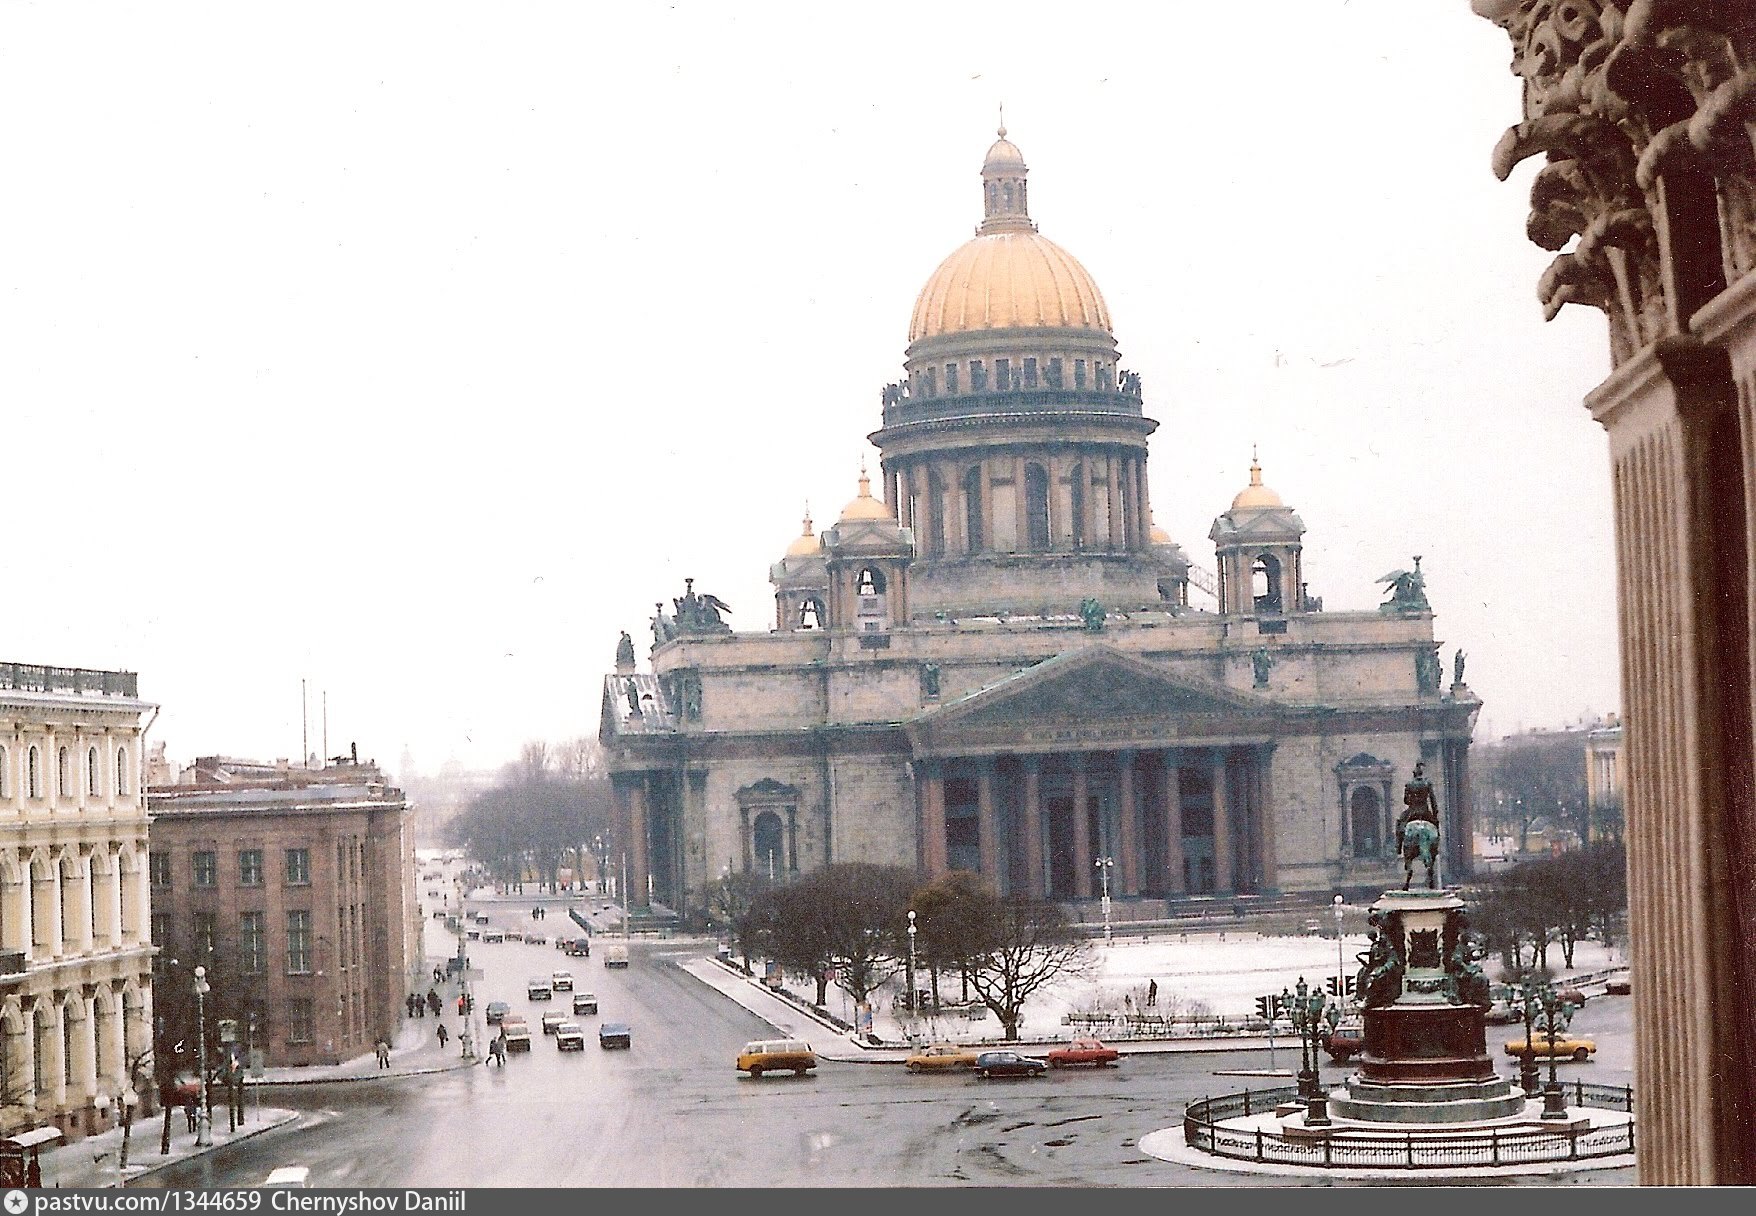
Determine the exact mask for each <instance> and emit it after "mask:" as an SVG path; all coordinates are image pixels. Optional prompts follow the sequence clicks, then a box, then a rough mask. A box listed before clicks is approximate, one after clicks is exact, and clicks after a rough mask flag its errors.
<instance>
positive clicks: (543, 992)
mask: <svg viewBox="0 0 1756 1216" xmlns="http://www.w3.org/2000/svg"><path fill="white" fill-rule="evenodd" d="M524 995H525V996H526V998H528V999H530V1000H533V1001H546V1000H548V999H549V998H550V997H552V996H554V995H555V990H554V988H553V987H551V986H550V984H549V977H548V976H546V975H533V976H531V977H530V978H529V979H528V980H526V981H524Z"/></svg>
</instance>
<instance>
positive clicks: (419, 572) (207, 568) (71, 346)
mask: <svg viewBox="0 0 1756 1216" xmlns="http://www.w3.org/2000/svg"><path fill="white" fill-rule="evenodd" d="M1510 55H1511V46H1510V43H1509V42H1508V41H1507V39H1506V38H1505V36H1504V34H1502V33H1501V32H1500V31H1499V30H1498V29H1496V28H1495V27H1494V26H1492V25H1490V24H1489V23H1488V22H1486V21H1483V20H1481V19H1480V18H1477V17H1475V16H1473V15H1472V14H1471V13H1470V11H1469V6H1468V4H1467V0H1443V2H1438V3H1419V4H1411V3H1409V2H1408V0H1278V2H1262V3H1257V4H1254V5H1250V6H1247V8H1246V9H1239V8H1237V7H1236V6H1230V5H1202V6H1196V5H1184V4H1176V5H1143V4H1138V3H1126V4H1106V3H1085V4H1079V5H1067V4H1062V5H1031V4H1025V3H1014V4H1008V5H1005V6H1002V7H999V8H996V7H995V6H993V5H974V4H967V5H950V4H945V3H943V2H939V3H917V2H913V0H896V2H893V3H888V4H885V5H881V6H860V7H854V6H843V5H821V4H810V5H782V4H762V5H754V4H741V5H732V4H724V3H718V4H712V3H679V4H672V5H656V4H640V3H631V4H621V5H601V4H589V5H588V4H576V3H526V4H517V3H505V2H502V3H496V4H491V5H484V4H474V5H458V4H445V3H420V4H392V3H365V4H361V3H357V2H356V3H347V4H328V3H311V2H307V3H303V4H299V5H286V6H273V7H270V6H261V5H236V4H229V3H227V4H212V5H198V4H188V3H166V4H152V5H146V4H136V5H122V4H78V5H69V4H56V3H19V2H17V0H0V114H3V115H4V120H3V121H0V163H3V164H4V166H5V182H6V184H5V187H4V189H3V190H0V401H3V408H4V418H5V431H4V434H5V439H6V442H5V446H4V451H5V453H6V461H5V467H6V481H5V485H6V488H7V490H8V492H9V493H8V495H7V497H8V499H9V505H10V507H11V512H10V515H11V524H10V527H9V528H8V533H9V540H10V544H9V548H10V552H9V554H8V559H9V560H8V562H7V569H8V573H9V577H8V579H7V582H6V586H7V591H8V594H6V595H5V597H4V606H3V607H0V658H4V659H10V660H17V661H21V662H45V663H53V664H60V665H67V666H85V667H102V668H123V669H129V670H137V671H139V672H140V680H141V690H142V695H143V696H145V697H146V698H147V699H149V700H152V701H156V702H158V703H159V704H161V705H162V707H163V710H162V714H161V716H160V718H159V720H158V723H157V725H156V726H155V727H154V730H153V733H152V736H151V738H152V739H154V740H163V741H165V742H166V743H167V744H168V746H169V749H170V754H171V756H172V757H173V759H176V760H183V761H186V760H188V759H189V758H191V757H192V756H194V755H196V754H205V753H213V752H221V753H229V754H241V755H248V756H255V757H261V758H269V759H272V758H274V757H276V756H296V755H297V754H298V752H299V747H300V742H299V740H300V679H301V677H303V678H306V679H307V680H308V681H309V688H310V693H309V705H310V722H311V727H310V730H311V747H312V749H313V750H316V749H318V748H319V747H320V745H321V710H320V704H321V698H322V696H323V695H324V694H325V693H326V694H327V702H328V721H329V725H328V739H329V750H330V752H331V753H335V752H340V751H344V750H345V749H346V747H347V744H348V741H349V740H357V741H358V743H359V748H360V753H361V755H362V756H373V757H376V758H378V759H379V760H380V761H383V762H385V763H386V764H388V765H390V766H392V768H393V769H400V766H401V761H402V755H403V751H404V749H405V748H406V749H407V750H408V752H409V754H410V756H411V758H412V761H413V763H414V765H415V766H416V767H417V768H418V769H421V770H426V771H432V770H433V769H436V768H438V767H439V766H440V765H442V764H444V763H446V762H447V761H448V760H454V761H456V762H458V763H461V764H463V765H465V766H468V767H490V766H495V765H498V764H499V763H501V762H503V761H504V760H507V759H509V758H510V757H511V756H512V755H513V753H515V752H516V750H517V748H518V746H519V744H520V743H521V742H523V741H524V740H527V739H533V738H543V739H551V740H558V739H563V738H568V737H572V736H576V735H592V734H595V732H596V729H597V710H598V690H599V682H600V677H601V675H602V673H603V672H605V671H606V670H608V669H609V668H610V666H611V664H612V661H613V656H614V650H615V642H616V635H617V632H618V630H620V629H624V628H625V629H627V630H628V631H629V632H630V633H631V634H632V635H633V636H634V638H635V641H636V645H637V649H638V650H639V652H640V653H641V655H642V656H643V658H644V654H645V651H646V648H647V645H648V643H649V642H650V640H651V634H650V631H649V630H648V628H647V620H648V617H649V616H650V615H651V611H652V605H653V603H654V601H657V600H661V599H662V600H664V601H666V602H667V603H668V602H669V600H670V599H671V597H673V596H676V595H679V594H681V593H682V580H683V578H684V577H685V576H693V577H694V578H695V579H696V587H697V590H704V591H711V592H713V593H714V594H717V595H719V596H720V597H721V598H722V599H724V600H726V601H728V602H729V603H730V604H731V605H732V607H733V609H734V613H733V615H732V617H731V620H732V622H733V624H734V625H736V626H738V627H740V628H745V629H766V628H768V627H769V625H770V624H771V622H772V614H773V600H772V598H771V592H770V589H769V587H768V584H767V581H766V580H767V570H768V565H769V563H770V562H772V561H774V560H775V559H776V558H778V557H779V556H780V554H781V553H782V551H783V550H784V549H785V547H786V545H787V544H788V542H789V541H790V540H791V539H792V538H793V537H794V536H796V535H797V534H798V531H799V519H800V515H801V513H802V506H803V503H804V502H805V501H806V500H809V501H810V504H811V507H812V512H813V514H814V516H815V517H816V520H817V523H818V526H819V528H821V527H823V526H826V525H828V524H830V523H833V522H834V519H835V517H836V515H837V514H838V513H839V510H840V507H841V506H842V504H844V503H845V502H846V501H847V500H848V499H850V498H851V497H853V495H854V492H855V489H856V486H855V479H856V477H857V474H858V466H859V462H860V460H861V458H862V456H866V457H868V458H869V459H871V460H872V461H873V467H874V469H875V468H876V459H875V458H876V453H875V452H874V451H873V450H872V449H871V448H870V447H869V445H868V444H867V443H866V442H865V435H866V434H867V433H868V432H870V431H872V430H874V429H876V427H877V425H878V422H879V400H878V393H879V389H880V387H881V386H882V385H883V384H884V383H886V382H887V381H890V380H894V379H896V378H897V377H898V376H899V375H900V371H901V365H902V354H903V347H904V345H905V343H906V340H907V325H908V318H909V313H910V309H911V307H912V305H913V302H914V297H915V293H916V292H917V291H918V290H919V289H920V287H921V285H922V284H923V283H924V282H925V281H926V279H927V277H928V275H929V274H930V273H931V272H932V270H933V268H934V267H935V266H936V265H937V264H938V263H939V261H940V260H941V259H942V258H943V257H945V255H947V254H949V253H950V252H951V251H952V250H953V249H954V248H956V247H957V246H958V245H959V244H960V243H962V242H963V241H965V240H967V239H968V238H969V237H970V236H971V235H972V234H973V230H974V226H975V224H976V223H977V221H978V220H979V219H980V213H981V207H980V182H979V177H978V170H979V167H980V165H981V160H982V156H983V153H984V152H985V151H986V149H987V146H988V144H989V143H990V142H991V140H992V139H993V128H994V125H995V112H996V107H997V105H998V104H1000V103H1004V105H1005V107H1006V123H1007V127H1008V129H1009V131H1010V134H1011V137H1012V139H1013V140H1014V142H1016V143H1017V144H1018V145H1019V147H1020V148H1021V149H1022V150H1023V152H1024V154H1025V158H1026V160H1027V161H1028V163H1029V165H1030V168H1031V211H1032V215H1033V217H1034V218H1035V219H1036V220H1037V222H1038V223H1039V225H1040V226H1041V229H1042V231H1043V233H1044V235H1046V236H1048V237H1049V238H1050V239H1052V240H1054V241H1055V242H1056V243H1058V244H1060V245H1062V246H1063V247H1064V248H1066V249H1067V250H1069V251H1070V252H1071V253H1073V254H1074V256H1076V257H1078V258H1079V259H1080V260H1081V261H1082V262H1083V263H1084V264H1085V265H1086V267H1087V268H1088V269H1090V271H1091V272H1092V274H1093V275H1094V276H1095V277H1096V279H1097V281H1098V283H1099V285H1100V287H1101V288H1102V290H1103V292H1104V295H1105V298H1106V300H1107V302H1108V304H1109V307H1110V312H1111V316H1112V318H1113V320H1114V323H1115V327H1116V336H1117V339H1118V341H1119V343H1120V345H1121V347H1122V352H1123V366H1125V367H1129V368H1133V369H1134V370H1137V371H1139V372H1140V373H1141V374H1142V376H1143V378H1144V382H1145V390H1146V400H1147V410H1148V413H1149V414H1150V415H1151V416H1153V417H1155V418H1157V419H1158V420H1159V422H1160V427H1159V430H1158V432H1157V434H1156V435H1155V436H1154V439H1153V448H1152V453H1153V454H1152V461H1151V472H1150V476H1151V485H1152V491H1153V501H1154V507H1155V514H1156V516H1157V522H1158V523H1159V524H1161V525H1162V526H1164V527H1165V528H1166V529H1168V530H1169V531H1170V532H1171V534H1172V535H1173V537H1175V538H1176V539H1177V540H1178V541H1180V542H1181V543H1182V544H1183V545H1184V547H1185V548H1186V549H1187V550H1188V551H1189V553H1190V554H1191V556H1192V557H1194V558H1195V559H1196V560H1197V561H1198V562H1199V563H1200V564H1202V565H1204V566H1207V567H1209V568H1211V567H1212V566H1213V564H1214V563H1213V553H1212V548H1211V546H1210V544H1209V542H1208V541H1207V539H1206V538H1207V531H1208V528H1209V526H1210V525H1211V523H1212V520H1213V517H1214V516H1215V515H1217V514H1218V513H1220V512H1221V511H1223V510H1225V509H1226V507H1227V506H1228V505H1229V503H1230V501H1231V497H1232V495H1233V494H1234V493H1235V492H1236V491H1237V490H1238V489H1239V488H1240V487H1241V486H1242V485H1244V484H1245V482H1246V481H1247V479H1248V466H1249V462H1250V448H1251V445H1252V444H1253V443H1254V444H1258V445H1259V446H1260V450H1261V458H1262V463H1263V466H1264V470H1265V479H1266V480H1267V482H1268V484H1269V485H1271V486H1273V487H1274V488H1275V489H1276V490H1278V491H1279V492H1280V493H1281V494H1282V496H1283V497H1284V498H1285V499H1286V500H1287V502H1288V503H1290V504H1291V505H1293V506H1294V507H1295V508H1296V509H1297V510H1298V511H1299V512H1300V514H1301V516H1302V517H1303V519H1304V521H1305V523H1306V526H1307V527H1308V529H1309V531H1308V533H1307V535H1306V537H1305V545H1306V548H1305V558H1306V571H1307V577H1308V581H1309V583H1310V588H1311V591H1312V593H1313V594H1317V595H1321V596H1323V597H1324V600H1325V604H1326V606H1327V607H1328V608H1331V609H1337V608H1370V607H1372V606H1373V605H1375V604H1376V603H1378V602H1379V601H1380V600H1381V599H1382V598H1383V588H1382V587H1380V586H1377V585H1376V584H1374V582H1373V580H1374V579H1376V578H1377V577H1378V576H1379V575H1381V574H1384V573H1386V572H1388V571H1391V570H1394V569H1397V568H1400V567H1404V566H1407V565H1408V564H1409V559H1410V557H1411V555H1413V554H1416V553H1419V554H1422V555H1423V557H1424V562H1423V569H1424V570H1425V571H1426V573H1427V575H1428V592H1429V596H1430V597H1431V599H1432V601H1433V604H1434V607H1435V609H1436V611H1437V612H1438V622H1437V634H1438V637H1439V638H1441V639H1442V640H1443V642H1444V644H1445V649H1444V652H1443V660H1444V663H1445V669H1446V674H1447V679H1449V674H1450V662H1451V651H1452V648H1453V647H1455V646H1462V647H1463V648H1464V649H1465V650H1466V651H1467V652H1468V655H1469V659H1468V672H1467V677H1468V680H1469V683H1470V684H1471V686H1472V687H1473V688H1474V689H1475V691H1476V692H1477V694H1478V695H1480V696H1481V697H1482V698H1483V699H1484V701H1485V702H1486V708H1485V709H1484V721H1483V723H1482V725H1481V728H1480V729H1479V730H1478V738H1484V739H1485V738H1490V737H1497V736H1498V735H1499V734H1503V733H1507V732H1510V731H1512V730H1515V729H1518V728H1520V727H1528V726H1536V725H1559V724H1561V723H1562V722H1565V721H1571V720H1574V719H1577V718H1578V717H1579V716H1581V715H1582V714H1585V713H1587V712H1602V711H1605V710H1613V709H1615V708H1616V705H1617V700H1618V693H1617V688H1618V683H1617V670H1616V659H1615V626H1614V620H1615V584H1614V578H1613V570H1614V567H1613V557H1612V539H1611V527H1610V509H1609V491H1608V472H1607V455H1606V443H1605V439H1604V437H1603V433H1602V431H1601V430H1600V429H1599V428H1598V426H1597V425H1596V424H1595V423H1593V422H1592V421H1591V419H1590V417H1589V416H1588V415H1587V414H1586V412H1585V411H1584V409H1583V408H1582V407H1581V405H1580V399H1581V397H1582V396H1583V394H1584V393H1585V392H1586V391H1587V390H1588V389H1590V388H1591V387H1592V386H1593V385H1594V384H1596V383H1597V382H1598V381H1599V380H1600V379H1601V378H1602V377H1603V375H1604V374H1605V373H1606V372H1607V371H1608V368H1609V358H1608V351H1607V340H1606V338H1605V335H1604V323H1603V320H1602V318H1601V316H1600V315H1599V314H1597V313H1595V312H1588V311H1586V310H1584V309H1579V308H1572V309H1568V310H1566V311H1565V312H1563V314H1562V315H1561V316H1560V317H1559V318H1558V319H1557V320H1555V321H1554V322H1552V323H1549V324H1544V322H1543V321H1542V316H1541V312H1540V310H1539V307H1538V304H1537V301H1536V294H1535V284H1536V280H1537V276H1538V275H1539V274H1540V273H1541V271H1542V269H1543V267H1544V266H1545V265H1546V264H1547V262H1548V260H1549V257H1550V255H1549V254H1546V253H1544V252H1543V251H1541V250H1539V249H1537V248H1536V247H1534V246H1532V245H1530V244H1529V243H1528V242H1526V240H1525V239H1524V236H1523V229H1524V217H1525V213H1526V209H1527V194H1528V188H1529V182H1530V176H1531V173H1532V172H1533V169H1532V167H1531V166H1525V168H1524V170H1523V171H1521V172H1520V173H1519V174H1518V175H1516V176H1515V177H1514V179H1513V180H1512V181H1510V182H1507V183H1500V182H1497V181H1496V180H1495V179H1494V177H1493V175H1492V173H1491V172H1490V171H1489V168H1488V157H1489V152H1490V150H1491V149H1492V147H1493V145H1494V143H1495V141H1496V140H1497V139H1498V138H1499V136H1500V133H1501V132H1502V130H1504V128H1505V127H1507V126H1508V125H1510V124H1512V123H1513V122H1515V121H1517V119H1518V117H1519V88H1518V83H1517V81H1516V80H1515V79H1514V78H1513V77H1512V76H1511V75H1510V73H1509V71H1508V67H1507V65H1508V62H1509V60H1510ZM1198 602H1201V603H1208V601H1205V600H1200V601H1198Z"/></svg>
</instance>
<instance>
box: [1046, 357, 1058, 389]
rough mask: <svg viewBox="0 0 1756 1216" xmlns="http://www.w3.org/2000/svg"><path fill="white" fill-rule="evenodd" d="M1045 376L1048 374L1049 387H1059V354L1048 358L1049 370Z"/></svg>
mask: <svg viewBox="0 0 1756 1216" xmlns="http://www.w3.org/2000/svg"><path fill="white" fill-rule="evenodd" d="M1047 376H1048V381H1049V387H1050V388H1060V387H1061V356H1060V355H1054V356H1052V357H1051V358H1050V359H1049V370H1048V372H1047Z"/></svg>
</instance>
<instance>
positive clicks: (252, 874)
mask: <svg viewBox="0 0 1756 1216" xmlns="http://www.w3.org/2000/svg"><path fill="white" fill-rule="evenodd" d="M238 883H239V885H240V886H245V887H260V886H261V885H262V850H261V849H239V850H238Z"/></svg>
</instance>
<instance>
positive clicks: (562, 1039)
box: [555, 1022, 585, 1051]
mask: <svg viewBox="0 0 1756 1216" xmlns="http://www.w3.org/2000/svg"><path fill="white" fill-rule="evenodd" d="M555 1050H556V1051H584V1050H585V1030H584V1029H583V1028H582V1027H581V1026H580V1024H579V1023H578V1022H562V1023H561V1024H560V1025H559V1026H557V1027H555Z"/></svg>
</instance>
